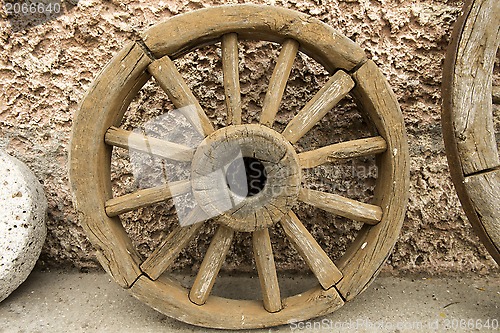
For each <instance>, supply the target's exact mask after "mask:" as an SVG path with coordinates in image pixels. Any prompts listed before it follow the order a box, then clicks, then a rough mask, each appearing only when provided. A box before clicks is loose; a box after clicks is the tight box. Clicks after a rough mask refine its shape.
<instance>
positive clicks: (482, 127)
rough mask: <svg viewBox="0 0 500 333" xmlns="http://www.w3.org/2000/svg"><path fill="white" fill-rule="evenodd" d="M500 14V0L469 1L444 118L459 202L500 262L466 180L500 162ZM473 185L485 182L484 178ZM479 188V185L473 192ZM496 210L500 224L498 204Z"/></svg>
mask: <svg viewBox="0 0 500 333" xmlns="http://www.w3.org/2000/svg"><path fill="white" fill-rule="evenodd" d="M499 18H500V2H498V1H496V0H469V1H466V4H465V6H464V9H463V15H462V16H461V17H459V19H458V21H457V22H456V24H455V27H454V30H453V35H452V39H451V42H450V45H449V47H448V51H447V54H446V58H445V63H444V68H443V85H442V96H443V108H442V117H441V120H442V126H443V137H444V143H445V148H446V156H447V158H448V165H449V167H450V174H451V178H452V180H453V184H454V185H455V189H456V190H457V193H458V196H459V198H460V202H461V204H462V207H463V209H464V211H465V213H466V214H467V218H468V219H469V222H470V223H471V225H472V227H473V229H474V231H475V232H476V234H477V235H478V236H479V238H480V240H481V241H482V243H483V244H484V245H485V247H486V248H487V249H488V251H489V252H490V254H491V255H492V257H493V258H494V259H495V260H496V261H497V262H498V263H500V244H499V243H496V244H495V243H494V241H493V237H491V235H489V234H488V232H487V229H486V228H485V226H484V225H483V222H482V216H480V215H479V213H478V212H479V210H478V207H477V204H478V202H474V201H473V198H471V196H470V194H471V193H469V190H470V186H466V185H465V180H466V177H467V176H468V175H475V174H481V173H483V172H487V171H489V170H493V169H495V168H497V167H498V166H499V165H500V159H499V155H498V150H497V146H496V140H495V129H494V124H493V112H492V111H493V109H492V102H494V100H495V95H496V94H497V92H498V90H497V87H492V72H493V68H494V61H495V58H496V54H497V50H498V45H499V42H500V19H499ZM474 184H477V185H478V186H481V185H482V184H483V182H479V181H477V182H474ZM480 191H481V189H479V188H478V189H476V191H475V193H474V195H475V196H476V195H477V192H480ZM474 200H477V199H474ZM481 201H482V200H480V202H481ZM482 209H483V210H484V209H486V210H488V209H492V208H491V207H483V208H482ZM496 214H497V218H496V220H497V223H498V221H500V210H499V209H498V207H497V208H496ZM490 221H491V220H490ZM489 229H490V230H491V228H489Z"/></svg>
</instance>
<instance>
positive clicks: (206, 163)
mask: <svg viewBox="0 0 500 333" xmlns="http://www.w3.org/2000/svg"><path fill="white" fill-rule="evenodd" d="M191 178H192V184H193V193H194V196H195V199H196V201H197V204H198V205H200V207H201V208H202V209H203V210H204V211H205V213H207V214H208V216H209V217H216V218H217V220H218V222H219V223H222V224H224V225H226V226H228V227H230V228H233V229H235V230H238V231H248V232H250V231H255V230H259V229H263V228H266V227H269V226H272V225H273V224H275V223H277V222H278V221H279V220H280V219H281V218H282V217H283V215H284V214H286V213H287V212H288V211H289V210H290V209H291V208H292V206H293V205H294V204H295V202H296V201H297V197H298V193H299V188H300V167H299V161H298V157H297V154H296V153H295V150H294V149H293V147H292V145H291V144H290V143H289V142H288V141H287V140H286V139H285V138H283V136H282V135H281V134H279V133H277V132H276V131H274V130H272V129H269V128H267V127H265V126H262V125H253V124H250V125H234V126H229V127H226V128H223V129H220V130H218V131H216V132H214V133H212V134H211V135H209V136H208V137H206V138H205V140H204V141H203V142H202V143H201V145H200V146H199V147H198V149H197V150H196V153H195V154H194V158H193V165H192V171H191Z"/></svg>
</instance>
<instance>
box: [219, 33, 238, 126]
mask: <svg viewBox="0 0 500 333" xmlns="http://www.w3.org/2000/svg"><path fill="white" fill-rule="evenodd" d="M221 45H222V72H223V74H224V91H225V93H226V109H227V118H228V119H227V123H228V125H231V124H232V125H240V124H241V93H240V74H239V70H238V62H239V59H238V35H237V34H235V33H230V34H226V35H224V36H222V43H221Z"/></svg>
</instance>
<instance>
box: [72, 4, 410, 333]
mask: <svg viewBox="0 0 500 333" xmlns="http://www.w3.org/2000/svg"><path fill="white" fill-rule="evenodd" d="M229 32H237V33H238V36H239V37H242V38H252V39H263V40H268V41H274V42H280V43H281V42H283V41H285V40H287V39H294V40H296V41H297V42H298V43H299V45H300V47H299V49H300V50H301V51H302V52H305V53H307V54H308V55H310V56H311V57H312V58H313V59H315V60H316V61H318V62H319V63H321V64H322V65H323V66H325V68H326V69H327V70H328V71H329V72H330V73H335V72H337V71H338V70H339V69H343V70H345V71H346V72H347V73H348V75H349V76H350V77H351V78H352V80H353V82H354V84H355V85H354V88H353V89H352V91H351V94H352V95H353V97H354V98H355V99H356V102H357V103H358V105H359V106H360V108H361V109H362V110H363V111H364V112H365V113H366V114H367V115H368V117H369V119H370V120H371V121H372V123H373V124H374V125H375V127H376V128H377V131H378V132H379V135H380V137H382V138H383V139H384V140H385V141H386V146H387V147H386V150H385V151H384V152H383V153H381V154H380V155H378V158H377V161H378V165H379V171H380V172H379V177H378V179H377V184H376V188H375V198H374V202H373V203H374V204H376V205H377V206H379V207H380V209H381V210H382V211H383V215H382V217H381V220H380V222H378V223H377V224H376V225H374V226H370V225H365V226H364V227H363V229H362V230H361V231H360V232H359V233H358V236H357V238H356V240H355V241H354V242H353V244H351V246H350V247H349V249H348V250H347V252H346V254H345V255H344V256H343V257H342V258H341V259H340V260H339V261H338V262H337V263H336V265H337V267H338V269H337V267H335V266H333V267H331V268H332V272H334V273H335V274H337V275H338V277H337V278H335V279H334V282H333V283H336V285H334V286H333V287H329V288H328V289H325V288H322V287H321V286H318V287H316V288H312V289H311V290H309V291H307V292H304V293H302V294H300V295H295V296H291V297H288V298H285V299H283V300H282V302H281V303H282V304H281V310H280V311H278V312H275V313H272V312H270V311H267V310H266V309H264V308H263V307H262V305H261V302H259V301H246V300H228V299H223V298H219V297H216V296H211V297H209V298H208V300H207V302H206V304H205V305H202V306H199V305H195V304H194V303H193V302H191V300H190V298H189V296H188V294H189V291H188V290H187V289H185V288H184V287H182V286H180V284H178V283H177V282H174V281H172V280H170V279H169V278H168V277H167V276H166V274H164V275H162V276H161V277H159V278H157V279H156V280H152V279H150V278H149V277H148V275H147V274H145V273H143V271H142V269H141V267H144V265H143V259H142V258H141V256H140V255H139V253H138V252H137V250H136V249H135V248H134V246H133V245H132V242H131V240H130V238H129V237H128V236H127V234H126V232H125V230H124V228H123V226H122V225H121V222H120V219H119V218H118V217H109V216H107V215H106V210H105V203H106V202H107V201H108V200H109V199H111V198H112V191H111V183H110V179H111V177H110V159H111V151H112V147H111V146H109V145H107V144H106V143H105V140H104V137H105V134H106V132H107V131H108V129H109V128H110V127H112V126H115V127H118V126H119V125H120V122H121V120H122V118H123V115H124V113H125V111H126V109H127V107H128V105H129V104H130V102H131V100H132V98H133V97H134V96H136V94H137V93H138V91H139V90H140V89H141V87H142V86H143V85H144V84H145V83H146V82H147V81H148V79H149V78H150V74H149V71H153V72H154V71H157V70H158V69H159V70H160V71H161V68H159V66H155V65H154V63H156V62H157V61H161V59H159V60H155V59H152V58H151V57H150V55H149V56H148V54H147V52H145V51H144V48H143V47H141V46H139V45H138V44H137V43H130V44H128V45H126V46H125V47H124V49H123V50H122V51H120V52H119V53H118V54H117V55H116V56H115V57H114V58H113V59H112V60H111V62H110V63H109V64H108V65H107V66H106V67H105V68H104V69H103V71H102V72H101V74H100V75H99V77H98V78H97V79H96V81H95V82H94V84H93V85H92V87H91V88H90V89H89V91H88V93H87V95H86V97H85V99H84V100H83V102H82V104H81V107H80V110H79V111H78V113H77V114H76V117H75V120H74V125H73V133H72V140H71V156H70V178H71V186H72V191H73V194H74V198H75V205H76V209H77V211H78V216H79V221H80V222H81V223H82V226H83V227H84V229H85V231H86V233H87V235H88V236H89V239H90V241H91V242H92V244H93V245H94V246H95V247H96V248H97V258H98V259H99V262H100V263H101V265H102V266H103V267H104V269H105V270H106V271H107V272H108V273H110V274H111V275H112V276H113V278H114V279H115V281H117V282H118V283H119V284H120V285H121V286H123V287H125V288H130V291H131V293H132V294H133V295H134V296H135V297H137V298H138V299H140V300H142V301H143V302H145V303H146V304H149V305H150V306H152V307H153V308H155V309H157V310H158V311H160V312H162V313H164V314H166V315H168V316H170V317H173V318H176V319H178V320H181V321H184V322H187V323H191V324H194V325H198V326H205V327H214V328H224V329H243V328H259V327H269V326H276V325H280V324H286V323H289V322H293V321H299V320H306V319H309V318H311V317H316V316H321V315H325V314H327V313H330V312H332V311H334V310H335V309H337V308H339V307H340V306H342V305H343V303H344V301H349V300H351V299H352V298H353V297H355V296H356V295H358V294H359V293H360V292H362V291H363V290H364V289H365V288H366V287H367V286H368V285H369V283H370V282H371V281H372V280H373V279H374V277H375V276H376V275H377V274H378V272H379V270H380V268H381V266H382V264H383V263H384V262H385V260H386V258H387V257H388V256H389V254H390V252H391V250H392V247H393V246H394V244H395V242H396V239H397V237H398V234H399V231H400V228H401V225H402V222H403V218H404V215H405V210H406V204H407V201H408V185H409V162H408V146H407V138H406V132H405V129H404V123H403V118H402V114H401V111H400V109H399V105H398V103H397V100H396V98H395V96H394V94H393V93H392V91H391V89H390V87H389V85H388V83H387V81H386V79H385V78H384V77H383V75H382V74H381V72H380V70H379V69H378V68H377V66H376V65H375V64H374V63H373V62H372V61H367V60H366V57H365V55H364V52H363V51H362V50H361V49H360V48H359V47H358V46H357V45H356V44H354V43H353V42H352V41H350V40H349V39H347V38H346V37H344V36H342V35H341V34H339V33H338V32H337V31H335V30H334V29H332V28H330V27H328V26H327V25H325V24H323V23H321V22H320V21H317V20H315V19H311V18H309V17H308V16H307V15H304V14H300V13H297V12H294V11H291V10H286V9H280V8H276V7H269V6H256V5H233V6H222V7H213V8H209V9H204V10H201V11H195V12H191V13H189V14H184V15H179V16H176V17H174V18H171V19H169V20H167V21H166V22H163V23H160V24H158V25H156V26H154V27H152V28H150V29H149V30H148V31H146V32H145V33H144V34H143V39H144V43H145V45H146V46H147V47H148V48H149V49H150V50H151V52H152V54H154V57H156V58H161V57H165V56H166V55H169V56H171V57H173V58H175V57H176V56H179V55H181V54H183V53H186V52H187V51H191V50H193V49H195V48H197V47H200V46H203V45H205V44H213V43H214V42H215V41H216V40H218V39H219V38H220V37H221V36H222V35H224V34H226V33H229ZM165 33H167V34H168V37H167V38H165ZM162 59H163V58H162ZM163 63H165V62H163ZM155 73H156V74H158V72H155ZM173 97H176V96H174V95H173ZM188 97H189V96H188ZM206 125H207V124H206ZM208 125H209V124H208ZM201 130H204V131H205V132H207V131H209V130H210V126H205V128H201ZM82 161H86V163H82ZM292 220H293V219H292ZM295 222H296V221H295ZM299 222H300V221H299ZM289 225H291V224H289ZM196 228H197V227H196V225H193V226H192V228H190V229H189V230H185V231H179V232H180V233H186V235H187V236H189V235H191V234H192V232H194V231H195V230H197V229H196ZM264 230H266V229H264ZM297 230H300V229H297ZM289 233H290V235H292V236H293V237H294V239H295V240H296V241H297V244H300V241H302V240H303V239H302V238H300V239H299V238H297V236H298V234H295V229H293V230H292V229H290V230H289ZM308 237H310V235H309V236H308ZM306 238H307V237H306ZM186 239H187V238H186ZM304 239H305V238H304ZM254 240H255V239H254ZM257 241H260V240H257ZM315 251H316V250H315ZM261 263H264V264H265V262H261ZM141 264H142V265H141ZM339 279H341V280H339ZM328 285H330V284H328Z"/></svg>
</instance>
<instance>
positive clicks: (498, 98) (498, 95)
mask: <svg viewBox="0 0 500 333" xmlns="http://www.w3.org/2000/svg"><path fill="white" fill-rule="evenodd" d="M491 97H492V99H493V104H500V86H493V90H492V96H491Z"/></svg>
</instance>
